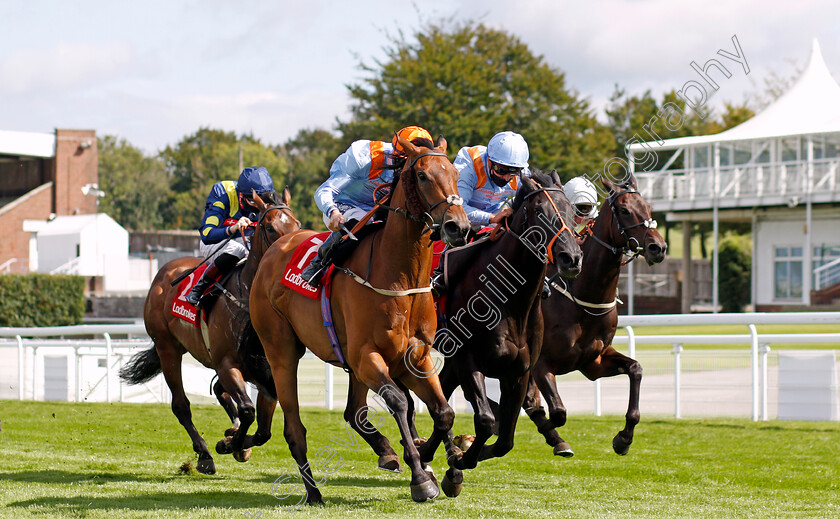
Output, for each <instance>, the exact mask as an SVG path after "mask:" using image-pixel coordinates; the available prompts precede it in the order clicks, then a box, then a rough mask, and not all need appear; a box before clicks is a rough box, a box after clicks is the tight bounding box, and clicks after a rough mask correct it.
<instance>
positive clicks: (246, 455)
mask: <svg viewBox="0 0 840 519" xmlns="http://www.w3.org/2000/svg"><path fill="white" fill-rule="evenodd" d="M233 459H235V460H236V461H238V462H239V463H245V462H246V461H248V460H249V459H251V449H243V450H241V451H235V452H234V453H233Z"/></svg>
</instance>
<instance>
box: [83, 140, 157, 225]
mask: <svg viewBox="0 0 840 519" xmlns="http://www.w3.org/2000/svg"><path fill="white" fill-rule="evenodd" d="M98 149H99V164H98V165H99V185H100V188H101V189H102V190H103V191H104V192H105V196H104V197H103V198H102V201H101V202H100V206H99V209H100V211H102V212H104V213H108V214H109V215H110V216H111V217H112V218H113V219H114V220H116V221H117V222H119V223H120V225H122V226H123V227H126V228H127V229H132V230H150V229H159V228H160V227H161V225H162V224H163V218H162V216H161V210H162V207H163V205H164V203H165V202H166V200H167V196H168V195H169V179H168V177H167V175H166V172H165V171H164V166H163V162H162V161H160V160H158V159H157V158H154V157H146V156H144V155H143V152H142V151H140V150H139V149H138V148H135V147H134V146H132V145H131V144H130V143H128V141H126V140H125V139H121V138H119V137H117V136H114V135H106V136H104V137H102V138H100V139H99V144H98Z"/></svg>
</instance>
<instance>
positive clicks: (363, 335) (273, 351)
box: [250, 136, 469, 504]
mask: <svg viewBox="0 0 840 519" xmlns="http://www.w3.org/2000/svg"><path fill="white" fill-rule="evenodd" d="M397 138H398V140H399V143H400V145H401V146H402V147H403V149H404V150H405V152H406V156H407V159H406V162H405V165H404V166H403V168H402V170H401V172H400V173H399V174H397V175H395V179H394V183H393V185H392V188H391V193H392V195H391V196H392V198H391V202H390V207H389V208H390V210H392V211H394V214H391V215H390V216H389V217H388V218H387V220H386V223H385V225H384V227H383V228H382V229H380V230H377V231H376V232H373V233H371V234H369V235H368V236H366V237H365V238H363V239H362V240H361V241H360V243H359V245H358V247H357V248H356V249H355V250H354V251H353V253H352V255H351V256H350V258H349V259H348V260H347V261H346V262H344V263H343V266H342V269H341V270H342V271H343V273H341V272H339V273H337V274H336V275H335V276H336V277H335V278H334V279H333V281H332V304H333V307H332V317H333V323H334V326H335V332H336V334H337V336H338V338H339V342H340V344H341V350H342V351H341V353H342V356H343V357H344V358H345V359H346V363H347V365H348V367H349V369H350V370H351V371H352V373H353V376H354V377H355V378H356V380H357V381H358V382H359V383H361V384H364V386H365V387H367V388H370V389H372V390H373V391H374V392H376V393H377V394H378V395H379V396H380V397H381V398H382V399H383V400H384V401H385V403H386V404H387V406H388V410H389V412H390V413H391V414H393V415H394V418H395V420H396V422H397V425H398V427H399V430H400V434H401V435H402V438H403V445H404V446H405V452H404V459H405V462H406V464H407V465H408V466H409V467H410V469H411V486H410V488H411V497H412V499H413V500H414V501H418V502H422V501H426V500H428V499H432V498H434V497H437V495H439V493H440V490H439V489H438V486H437V484H436V482H435V481H433V480H432V478H431V477H430V476H429V474H427V472H426V471H425V470H424V468H423V467H422V466H421V462H420V459H421V452H418V448H417V447H416V446H415V444H414V442H413V441H412V437H411V433H410V429H409V423H408V417H407V414H406V413H407V400H406V397H405V395H404V394H403V392H402V391H401V390H400V389H399V388H398V386H397V385H396V383H397V382H400V383H401V384H403V385H404V386H406V387H407V388H409V389H411V390H412V391H414V392H415V393H416V394H417V395H418V396H419V397H420V398H421V399H422V400H423V402H425V403H426V405H427V406H428V408H429V412H430V414H431V415H432V419H433V420H434V432H433V433H432V435H431V437H430V438H429V440H428V442H426V443H425V444H424V445H423V447H421V449H422V454H423V458H424V459H427V458H428V459H430V458H431V456H432V455H433V454H434V451H435V449H436V447H437V446H438V445H439V444H440V442H441V441H442V440H443V439H444V438H445V437H446V434H447V432H448V431H449V430H450V429H451V428H452V423H453V420H454V416H455V414H454V412H453V411H452V408H451V407H450V406H449V404H448V403H447V401H446V399H445V398H444V397H443V393H442V392H441V388H440V382H439V380H438V378H437V376H436V374H434V371H433V369H432V360H431V357H430V355H429V352H430V349H431V344H432V341H433V335H434V332H435V324H436V322H435V310H434V303H433V301H432V296H431V293H430V292H431V287H430V286H429V272H430V270H431V264H432V249H431V247H430V245H431V234H432V232H430V231H431V230H433V229H434V230H436V231H437V232H439V234H440V236H441V238H442V239H443V240H444V241H445V242H447V243H449V244H451V245H461V244H463V243H464V242H465V237H466V235H467V233H468V232H469V221H468V220H467V216H466V213H465V212H464V210H463V208H462V207H461V204H462V203H463V201H462V200H461V198H460V197H459V196H458V189H457V185H456V182H457V178H458V171H457V170H456V169H455V167H454V166H452V163H451V162H449V159H448V158H447V157H446V145H447V144H446V140H445V139H443V137H439V138H438V141H437V143H436V144H433V143H432V142H431V141H427V140H423V139H415V140H414V141H412V142H409V141H407V140H405V139H403V138H401V137H399V136H398V137H397ZM313 234H315V233H314V232H313V231H300V232H297V233H292V234H290V235H287V236H284V237H282V238H280V239H279V240H277V241H276V242H275V243H274V244H273V245H272V246H271V248H270V249H269V250H268V252H267V253H266V255H265V257H264V258H263V261H262V263H261V264H260V267H259V269H258V271H257V275H256V278H255V279H254V287H253V290H252V292H251V305H250V307H251V320H252V323H253V327H254V329H255V330H256V332H257V334H258V335H259V339H260V341H261V343H262V345H263V347H264V349H265V354H266V357H267V359H268V363H269V365H270V366H271V372H272V375H273V377H274V382H275V384H276V388H277V397H278V402H279V403H280V406H281V407H282V409H283V416H284V430H283V434H284V436H285V438H286V441H287V443H288V444H289V450H290V451H291V454H292V457H293V458H294V460H295V462H296V463H297V465H298V468H299V470H300V473H301V476H302V478H303V484H304V486H305V488H306V502H307V503H308V504H313V503H321V502H323V500H322V496H321V492H320V491H319V490H318V487H317V484H316V483H315V480H314V479H313V477H312V469H311V467H310V465H309V461H308V459H307V454H306V452H307V444H306V429H305V427H304V426H303V423H302V422H301V419H300V409H299V402H298V392H297V367H298V362H299V360H300V358H301V356H303V353H304V352H305V349H306V348H308V349H309V350H310V351H312V352H313V353H314V354H315V355H317V356H318V357H320V358H321V359H322V360H324V361H325V362H330V363H337V362H338V360H337V359H338V355H337V354H336V353H335V352H334V351H333V348H332V346H331V345H330V342H329V340H328V336H327V332H326V330H325V329H324V326H323V324H322V316H321V309H320V303H319V302H318V301H317V300H314V299H310V298H308V297H305V296H302V295H300V294H298V293H297V292H295V291H293V290H291V289H289V288H288V287H286V286H285V285H284V284H283V283H282V278H283V272H284V269H285V268H286V264H287V263H288V262H289V260H290V258H291V257H292V254H293V252H294V250H295V248H296V247H297V246H298V245H300V244H301V243H302V242H303V241H304V240H306V239H307V238H309V237H310V236H312V235H313ZM355 272H361V273H364V272H368V275H367V277H366V279H367V286H365V285H362V284H360V283H359V282H357V281H356V280H355V279H354V278H353V277H350V275H351V274H352V273H355ZM345 274H347V275H345ZM409 365H411V366H418V367H419V368H420V369H421V370H423V371H424V372H431V373H432V375H431V376H418V375H416V374H415V373H414V371H412V370H410V369H408V366H409Z"/></svg>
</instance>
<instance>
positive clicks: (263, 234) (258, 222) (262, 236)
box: [242, 204, 292, 252]
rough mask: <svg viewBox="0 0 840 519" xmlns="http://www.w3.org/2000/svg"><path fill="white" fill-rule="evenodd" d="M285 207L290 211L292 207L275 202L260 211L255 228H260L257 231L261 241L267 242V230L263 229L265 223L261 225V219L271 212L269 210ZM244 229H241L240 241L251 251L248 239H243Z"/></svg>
mask: <svg viewBox="0 0 840 519" xmlns="http://www.w3.org/2000/svg"><path fill="white" fill-rule="evenodd" d="M286 209H288V210H289V211H291V210H292V208H291V207H289V206H288V205H286V204H276V205H270V206H268V207H266V208H265V211H263V212H262V213H260V217H259V218H258V219H257V223H256V226H257V228H258V229H259V230H260V231H259V232H260V237H261V238H262V242H263V243H268V231H266V230H265V225H263V224H262V223H263V219H265V217H266V216H267V215H268V213H269V212H271V211H274V210H277V211H284V210H286ZM244 231H245V230H244V229H243V230H242V241H243V242H244V244H245V248H246V249H247V250H248V252H251V246H250V245H248V240H247V239H245V232H244ZM251 241H253V239H252V240H251Z"/></svg>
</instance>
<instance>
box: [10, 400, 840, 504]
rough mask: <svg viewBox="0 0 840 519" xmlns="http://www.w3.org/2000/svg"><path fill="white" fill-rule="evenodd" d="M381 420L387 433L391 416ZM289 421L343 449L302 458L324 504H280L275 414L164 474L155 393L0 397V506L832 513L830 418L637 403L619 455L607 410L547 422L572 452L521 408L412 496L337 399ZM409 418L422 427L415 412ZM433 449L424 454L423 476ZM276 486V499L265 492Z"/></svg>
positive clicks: (181, 435)
mask: <svg viewBox="0 0 840 519" xmlns="http://www.w3.org/2000/svg"><path fill="white" fill-rule="evenodd" d="M278 413H279V411H278ZM193 418H194V420H195V423H196V425H197V427H198V429H199V430H200V431H202V432H203V433H204V435H205V437H206V438H207V440H208V443H210V444H211V449H212V444H214V443H215V441H216V440H217V439H219V438H220V437H221V432H222V431H223V430H224V428H225V426H226V419H225V417H224V415H223V411H222V410H221V408H219V407H218V406H194V407H193ZM383 418H385V419H384V420H383V422H382V423H383V430H384V431H385V432H386V434H387V435H388V436H389V438H391V439H392V442H393V443H394V444H395V445H396V444H398V442H397V441H396V439H397V435H396V426H395V425H394V422H393V420H392V419H390V418H389V417H387V416H383ZM303 419H304V424H305V425H306V426H307V429H308V430H309V436H308V438H309V453H310V461H312V460H313V459H314V457H315V453H316V452H317V451H318V450H319V449H321V448H323V447H327V446H333V447H334V448H335V451H336V453H337V454H338V455H339V456H341V458H342V459H343V462H342V466H341V467H340V469H339V470H338V471H336V472H335V473H333V474H329V475H325V474H323V473H320V474H319V473H318V472H317V471H316V474H315V477H316V478H320V477H324V478H326V480H325V482H324V483H323V484H322V485H321V487H320V488H321V492H322V493H323V496H324V500H325V502H326V504H325V505H324V506H319V507H304V508H302V509H299V510H294V509H293V508H292V507H284V506H283V505H284V504H286V505H288V504H292V503H294V502H296V501H297V498H296V497H294V496H298V495H300V494H299V492H298V490H299V484H297V485H292V484H286V485H279V486H275V485H274V483H275V481H276V480H277V478H278V477H281V476H283V475H284V474H294V475H295V476H296V478H295V481H299V479H298V478H297V470H296V467H295V465H294V463H293V461H292V459H291V457H290V455H289V451H288V448H287V446H286V444H285V441H284V440H283V437H282V417H281V416H279V415H278V416H277V419H276V423H275V428H274V429H275V436H274V437H273V438H272V440H271V441H270V442H269V443H268V444H267V445H266V446H264V447H261V448H256V449H254V453H253V456H252V458H251V461H249V462H248V463H237V462H235V461H234V460H233V459H232V458H231V457H230V456H219V455H215V458H216V465H217V469H218V472H217V474H216V475H214V476H204V475H200V474H196V473H195V472H190V473H188V474H181V473H180V471H179V468H180V467H181V466H182V464H184V463H185V462H187V461H190V462H192V463H193V464H194V463H195V460H196V456H195V455H194V454H193V453H192V450H191V446H190V443H189V440H188V437H187V435H186V432H185V431H184V430H183V429H182V428H181V426H180V425H179V424H178V422H177V420H176V419H175V417H174V416H173V415H172V414H171V412H170V410H169V408H168V406H165V405H138V404H73V403H53V402H16V401H0V420H2V423H0V427H1V428H2V429H1V430H0V517H15V518H17V517H38V518H52V517H90V518H100V517H102V518H106V517H107V518H109V519H117V518H124V517H161V518H163V517H166V518H175V517H208V518H209V517H213V518H215V517H220V518H221V517H223V518H237V517H283V516H284V515H285V514H289V516H292V517H295V516H299V517H310V516H313V517H350V516H352V517H355V516H363V517H549V516H550V517H580V518H594V517H605V518H606V517H609V518H614V517H630V516H633V517H655V518H660V517H661V518H669V519H670V518H676V517H703V518H707V517H838V516H840V492H838V490H840V447H838V445H840V427H839V426H838V424H836V423H804V422H765V423H752V422H749V421H745V420H730V419H706V420H672V419H662V418H655V417H649V416H643V417H642V422H641V424H640V425H639V426H638V427H637V429H636V439H635V442H634V444H633V446H632V447H631V449H630V454H629V455H627V456H625V457H620V456H617V455H616V454H614V453H613V452H612V449H611V447H610V446H611V439H612V436H613V435H614V434H615V433H616V432H617V430H618V429H619V428H620V427H621V426H622V425H623V418H622V417H616V416H613V417H593V416H575V415H572V416H571V417H570V420H569V423H568V424H567V425H566V427H564V428H563V430H562V435H563V437H564V438H565V439H567V440H568V441H569V442H570V443H571V444H572V447H573V448H574V450H575V453H576V455H575V457H573V458H570V459H562V458H557V457H554V456H552V454H551V450H550V449H549V448H548V446H547V445H545V444H544V442H543V441H542V437H541V436H539V435H538V434H537V433H536V431H535V430H534V428H533V426H532V424H531V423H530V421H529V420H527V418H526V419H521V420H520V422H519V427H518V430H517V436H516V447H515V448H514V450H513V452H511V453H510V454H508V455H507V456H506V457H504V458H502V459H498V460H489V461H485V462H483V463H482V464H481V465H480V466H479V468H478V469H476V470H473V471H469V472H467V473H466V474H465V484H464V490H463V492H462V494H461V496H460V497H458V498H457V499H449V498H446V497H443V496H441V497H440V498H438V499H436V500H434V501H433V502H430V503H413V502H412V501H411V499H410V497H409V488H408V480H409V476H408V474H406V473H402V474H391V473H386V472H382V471H380V470H377V469H376V468H375V465H376V457H375V456H374V455H373V453H372V452H371V451H370V450H369V449H368V448H367V445H366V444H364V443H363V442H361V440H358V442H359V445H358V450H353V448H352V446H348V444H350V445H352V440H350V438H349V437H348V433H347V431H346V430H345V428H344V422H343V420H342V418H341V413H340V412H336V411H334V412H330V411H325V410H320V409H305V410H304V413H303ZM374 420H375V419H374ZM418 425H419V428H420V430H421V433H422V432H423V431H429V429H430V420H429V419H428V417H427V415H424V416H421V417H419V418H418ZM470 429H472V420H471V418H470V417H469V416H464V415H459V416H458V417H457V418H456V426H455V430H456V432H468V430H470ZM341 442H343V445H342V444H341ZM398 452H400V454H401V449H398ZM214 454H215V453H214ZM337 459H338V458H334V461H335V460H337ZM443 463H444V462H443V456H442V452H439V454H438V457H437V458H436V460H435V462H434V463H433V466H434V467H435V471H436V472H437V475H438V477H439V478H440V477H442V476H443V472H444V467H443ZM289 492H292V493H293V494H294V496H293V497H290V498H287V499H285V500H284V501H283V502H280V501H278V500H277V499H276V498H275V497H274V495H273V493H278V494H280V493H289Z"/></svg>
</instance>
